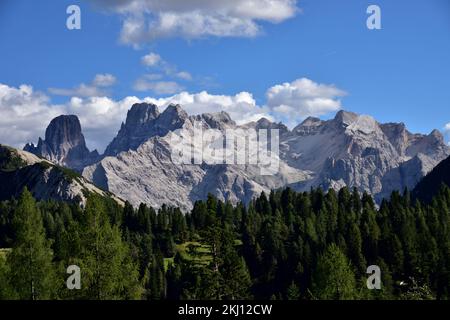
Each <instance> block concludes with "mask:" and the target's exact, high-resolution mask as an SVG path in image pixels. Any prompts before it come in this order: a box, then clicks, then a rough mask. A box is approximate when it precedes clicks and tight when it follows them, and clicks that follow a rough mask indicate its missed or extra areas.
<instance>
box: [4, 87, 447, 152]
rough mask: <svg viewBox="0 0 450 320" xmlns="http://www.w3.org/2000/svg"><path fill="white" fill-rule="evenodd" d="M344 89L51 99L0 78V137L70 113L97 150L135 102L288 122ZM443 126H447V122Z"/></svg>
mask: <svg viewBox="0 0 450 320" xmlns="http://www.w3.org/2000/svg"><path fill="white" fill-rule="evenodd" d="M148 82H149V83H152V85H151V86H152V87H151V88H149V90H153V89H155V90H167V91H166V92H168V91H170V90H169V89H170V86H171V85H167V84H164V85H161V87H160V88H156V87H155V86H156V85H155V84H154V82H152V81H148ZM168 88H169V89H168ZM344 94H345V92H343V91H342V90H340V89H338V88H336V87H335V86H333V85H324V84H318V83H315V82H313V81H311V80H308V79H299V80H296V81H294V82H292V83H284V84H281V85H277V86H274V87H272V88H270V89H269V90H268V91H267V103H266V104H265V105H258V104H257V103H256V101H255V99H254V97H253V95H252V94H251V93H249V92H245V91H244V92H240V93H238V94H236V95H215V94H210V93H208V92H206V91H202V92H199V93H189V92H180V93H177V94H175V95H172V96H169V97H164V98H154V97H146V98H143V99H139V98H137V97H133V96H130V97H126V98H124V99H122V100H113V99H111V98H109V97H106V96H93V97H80V96H73V97H71V98H70V99H69V100H68V101H67V102H66V103H63V104H53V103H52V102H51V100H50V98H49V97H48V96H47V95H45V94H44V93H41V92H37V91H35V90H33V88H32V87H31V86H27V85H22V86H20V87H18V88H16V87H10V86H8V85H4V84H1V83H0V114H1V115H2V116H1V117H0V143H3V144H8V145H12V146H14V147H17V148H22V147H23V146H24V145H25V144H26V143H28V142H34V143H36V142H37V139H38V137H44V133H45V129H46V127H47V125H48V124H49V122H50V121H51V120H52V119H53V118H55V117H56V116H58V115H61V114H75V115H77V116H78V117H79V118H80V122H81V125H82V128H83V132H84V135H85V137H86V141H87V143H88V147H89V148H90V149H94V148H96V149H98V150H99V152H102V151H103V150H104V148H105V147H106V145H107V144H108V143H109V142H110V141H111V140H112V139H113V138H114V136H115V135H116V134H117V131H118V130H119V128H120V124H121V123H122V122H123V121H125V119H126V114H127V111H128V110H129V109H130V108H131V106H132V105H133V104H134V103H138V102H148V103H154V104H156V105H158V106H159V107H160V109H161V110H164V109H165V108H166V107H167V106H168V105H169V104H171V103H174V104H180V105H181V106H182V107H183V108H184V109H185V110H186V111H187V112H188V113H189V114H191V115H195V114H201V113H214V112H220V111H226V112H228V113H229V114H230V116H231V118H232V119H233V120H235V121H236V122H237V123H238V124H244V123H247V122H250V121H257V120H259V119H260V118H262V117H266V118H268V119H269V120H272V121H283V122H284V123H287V124H289V125H290V126H293V125H296V124H298V123H299V122H300V121H301V120H302V119H303V118H305V117H307V116H310V115H311V116H313V115H315V116H318V115H323V114H325V113H327V112H332V111H336V110H337V109H338V108H340V102H339V100H337V98H338V97H342V96H343V95H344ZM446 129H448V130H449V132H450V123H449V124H448V125H447V126H446Z"/></svg>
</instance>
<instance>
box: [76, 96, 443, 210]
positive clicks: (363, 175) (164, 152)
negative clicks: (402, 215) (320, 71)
mask: <svg viewBox="0 0 450 320" xmlns="http://www.w3.org/2000/svg"><path fill="white" fill-rule="evenodd" d="M196 125H200V127H201V128H203V129H214V130H219V131H220V132H222V133H224V132H226V130H228V129H244V130H245V129H247V130H248V129H255V130H259V129H278V130H279V133H280V153H279V160H280V163H279V170H278V172H277V173H276V174H274V175H273V176H261V175H260V173H259V167H258V166H257V165H254V164H247V165H237V164H219V165H210V164H207V163H202V164H198V165H194V164H174V163H173V162H172V159H171V155H172V153H173V152H174V150H175V147H176V146H175V145H173V141H172V140H171V138H172V137H173V134H175V133H177V134H180V135H181V136H185V137H186V136H189V135H191V134H192V133H193V130H194V127H195V126H196ZM197 152H202V150H197ZM449 155H450V148H449V147H448V146H447V145H446V144H445V142H444V138H443V136H442V134H440V132H438V131H437V130H434V131H432V132H431V133H430V134H428V135H424V134H413V133H411V132H409V131H408V130H407V128H406V126H405V125H404V124H403V123H386V124H382V123H379V122H377V121H376V120H375V119H374V118H373V117H371V116H368V115H358V114H356V113H353V112H348V111H344V110H341V111H339V112H338V113H337V114H336V115H335V117H334V118H333V119H330V120H321V119H319V118H314V117H309V118H306V119H305V120H303V121H302V122H301V123H300V124H299V125H297V126H296V127H294V128H293V129H292V130H290V129H289V128H287V127H286V126H285V125H284V124H283V123H275V122H272V121H270V120H268V119H264V118H262V119H260V120H258V121H256V122H250V123H247V124H245V125H237V124H236V123H235V122H234V121H233V119H231V117H230V116H229V115H228V114H227V113H226V112H218V113H213V114H208V113H205V114H201V115H188V114H187V113H186V112H185V111H184V110H183V109H182V107H181V106H180V105H174V104H172V105H169V106H168V107H167V108H166V109H165V110H164V111H163V112H160V111H159V108H158V107H157V106H156V105H154V104H148V103H140V104H135V105H133V106H132V107H131V109H130V110H129V111H128V114H127V119H126V121H125V122H124V123H123V124H122V126H121V128H120V130H119V132H118V134H117V136H116V137H115V138H114V139H113V140H112V141H111V143H110V144H109V145H108V147H107V148H106V150H105V153H104V154H103V155H102V156H99V157H98V161H95V162H94V163H93V164H90V165H86V166H84V167H83V168H82V170H81V172H82V175H83V176H84V177H85V178H86V179H87V180H89V181H92V182H93V183H94V184H96V185H99V186H100V187H102V188H104V189H105V190H109V191H111V192H113V193H114V194H118V195H119V196H121V197H122V198H124V199H127V200H129V201H130V202H131V203H132V204H133V205H139V203H141V202H143V203H147V204H149V205H152V206H154V207H160V206H162V205H163V204H164V203H166V204H167V203H168V204H171V205H177V206H180V207H181V208H183V209H185V210H188V209H190V208H191V207H192V205H193V203H194V202H195V201H197V200H202V199H205V198H206V196H207V194H208V193H212V194H213V195H215V196H217V197H218V198H219V199H221V200H223V201H231V202H232V203H237V202H240V201H242V202H245V203H248V202H249V201H250V200H251V199H252V198H253V197H254V196H256V195H259V194H260V193H261V192H263V191H264V192H270V190H272V189H278V188H283V187H286V186H290V187H292V188H294V189H295V190H297V191H305V190H309V189H310V188H311V187H322V188H323V189H329V188H334V189H339V188H341V187H343V186H348V187H356V188H357V189H358V190H359V191H361V192H368V193H370V194H372V195H373V196H374V198H375V199H376V200H377V201H380V200H381V199H382V198H384V197H388V196H389V195H390V193H391V192H392V191H393V190H402V189H404V188H409V189H412V188H413V187H414V186H415V184H416V183H417V182H418V181H419V180H420V179H421V178H422V177H423V176H424V175H426V174H427V173H428V172H429V171H430V170H432V169H433V167H434V166H435V165H436V164H437V163H439V162H440V161H441V160H443V159H445V158H446V157H448V156H449Z"/></svg>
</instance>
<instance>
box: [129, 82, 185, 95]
mask: <svg viewBox="0 0 450 320" xmlns="http://www.w3.org/2000/svg"><path fill="white" fill-rule="evenodd" d="M133 88H134V90H136V91H144V92H145V91H151V92H153V93H155V94H157V95H166V94H174V93H177V92H180V91H182V90H183V89H184V88H183V87H182V86H180V85H179V84H178V83H176V82H175V81H148V80H146V79H145V78H140V79H138V80H136V82H135V83H134V87H133Z"/></svg>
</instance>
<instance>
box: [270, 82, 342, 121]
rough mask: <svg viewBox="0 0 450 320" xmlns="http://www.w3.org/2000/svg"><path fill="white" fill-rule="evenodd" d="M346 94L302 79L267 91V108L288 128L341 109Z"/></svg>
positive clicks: (334, 88)
mask: <svg viewBox="0 0 450 320" xmlns="http://www.w3.org/2000/svg"><path fill="white" fill-rule="evenodd" d="M345 95H346V93H345V92H344V91H342V90H340V89H338V88H336V87H335V86H334V85H326V84H319V83H316V82H314V81H312V80H309V79H306V78H301V79H297V80H295V81H293V82H291V83H288V82H286V83H283V84H280V85H276V86H273V87H271V88H270V89H269V90H267V93H266V96H267V106H268V107H269V108H270V109H271V111H272V113H274V114H277V115H278V118H279V119H280V120H283V121H284V122H285V124H287V125H288V126H291V127H292V126H293V125H296V124H298V123H299V121H300V120H303V119H304V118H306V117H308V116H322V115H325V114H328V113H330V112H335V111H337V110H339V109H341V101H340V100H339V98H340V97H343V96H345Z"/></svg>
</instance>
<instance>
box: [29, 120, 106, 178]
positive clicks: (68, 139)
mask: <svg viewBox="0 0 450 320" xmlns="http://www.w3.org/2000/svg"><path fill="white" fill-rule="evenodd" d="M24 150H25V151H28V152H31V153H34V154H36V155H38V156H41V157H43V158H45V159H47V160H50V161H52V162H54V163H57V164H59V165H63V166H68V167H71V168H74V169H76V170H81V169H82V168H83V167H84V166H86V165H89V164H90V163H92V162H94V161H95V160H97V157H98V153H97V151H93V152H92V153H91V152H90V151H89V149H88V148H87V147H86V141H85V139H84V136H83V133H82V132H81V124H80V120H79V119H78V117H77V116H75V115H61V116H59V117H56V118H54V119H53V120H52V121H51V122H50V124H49V125H48V127H47V130H46V131H45V140H42V139H41V138H39V142H38V145H37V146H36V147H35V146H34V145H33V144H27V145H26V146H25V147H24Z"/></svg>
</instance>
